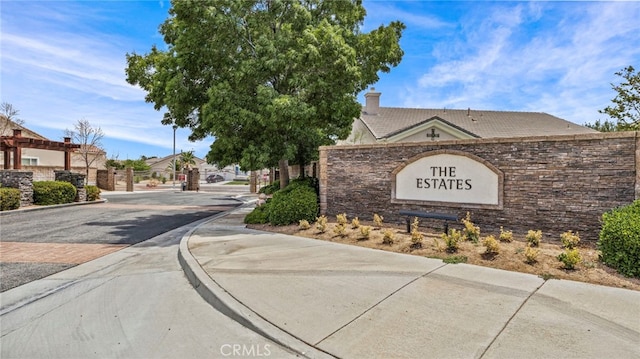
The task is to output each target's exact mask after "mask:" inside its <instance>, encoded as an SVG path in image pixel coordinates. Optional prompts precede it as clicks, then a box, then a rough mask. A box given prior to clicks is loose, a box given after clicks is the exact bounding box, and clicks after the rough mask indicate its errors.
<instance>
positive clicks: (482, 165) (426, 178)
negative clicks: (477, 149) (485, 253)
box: [395, 153, 502, 206]
mask: <svg viewBox="0 0 640 359" xmlns="http://www.w3.org/2000/svg"><path fill="white" fill-rule="evenodd" d="M501 179H502V177H501V175H500V172H499V171H498V170H497V169H495V168H490V167H489V165H488V164H487V163H486V161H483V160H476V159H474V158H471V157H470V156H466V155H459V154H451V153H441V154H435V155H426V156H423V157H421V158H419V159H417V160H415V161H413V162H411V163H409V164H407V165H406V166H404V167H403V168H401V169H400V170H399V171H398V172H397V173H396V174H395V199H396V200H407V201H432V202H444V203H465V204H478V205H490V206H498V205H500V190H501V186H500V183H501Z"/></svg>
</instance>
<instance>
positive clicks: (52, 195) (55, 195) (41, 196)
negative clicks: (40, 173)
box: [33, 181, 76, 205]
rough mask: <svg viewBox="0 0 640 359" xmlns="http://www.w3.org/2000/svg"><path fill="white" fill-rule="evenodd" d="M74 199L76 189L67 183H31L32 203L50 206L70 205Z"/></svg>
mask: <svg viewBox="0 0 640 359" xmlns="http://www.w3.org/2000/svg"><path fill="white" fill-rule="evenodd" d="M75 199H76V188H75V187H74V186H73V185H72V184H71V183H69V182H62V181H39V182H33V203H35V204H39V205H52V204H62V203H71V202H73V201H75Z"/></svg>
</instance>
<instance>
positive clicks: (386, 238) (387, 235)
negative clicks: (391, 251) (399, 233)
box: [382, 229, 395, 245]
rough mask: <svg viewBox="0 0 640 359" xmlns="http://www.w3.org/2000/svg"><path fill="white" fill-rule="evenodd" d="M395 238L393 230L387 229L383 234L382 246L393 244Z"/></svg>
mask: <svg viewBox="0 0 640 359" xmlns="http://www.w3.org/2000/svg"><path fill="white" fill-rule="evenodd" d="M394 238H395V234H394V233H393V230H391V229H385V230H384V231H383V232H382V244H389V245H391V244H393V240H394Z"/></svg>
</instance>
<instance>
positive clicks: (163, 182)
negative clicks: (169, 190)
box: [160, 176, 167, 184]
mask: <svg viewBox="0 0 640 359" xmlns="http://www.w3.org/2000/svg"><path fill="white" fill-rule="evenodd" d="M160 181H161V182H162V184H165V183H167V177H165V176H162V177H160Z"/></svg>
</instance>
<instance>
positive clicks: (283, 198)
mask: <svg viewBox="0 0 640 359" xmlns="http://www.w3.org/2000/svg"><path fill="white" fill-rule="evenodd" d="M289 187H290V186H287V188H285V189H283V190H281V191H278V192H276V193H274V195H273V199H272V200H271V202H272V203H271V208H270V211H269V222H271V224H273V225H275V226H281V225H287V224H291V223H297V222H298V221H300V220H302V219H306V220H307V221H309V222H313V221H314V220H315V219H316V217H317V216H318V196H317V195H316V191H315V189H313V188H311V187H308V186H305V185H294V188H293V189H291V190H289Z"/></svg>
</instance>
